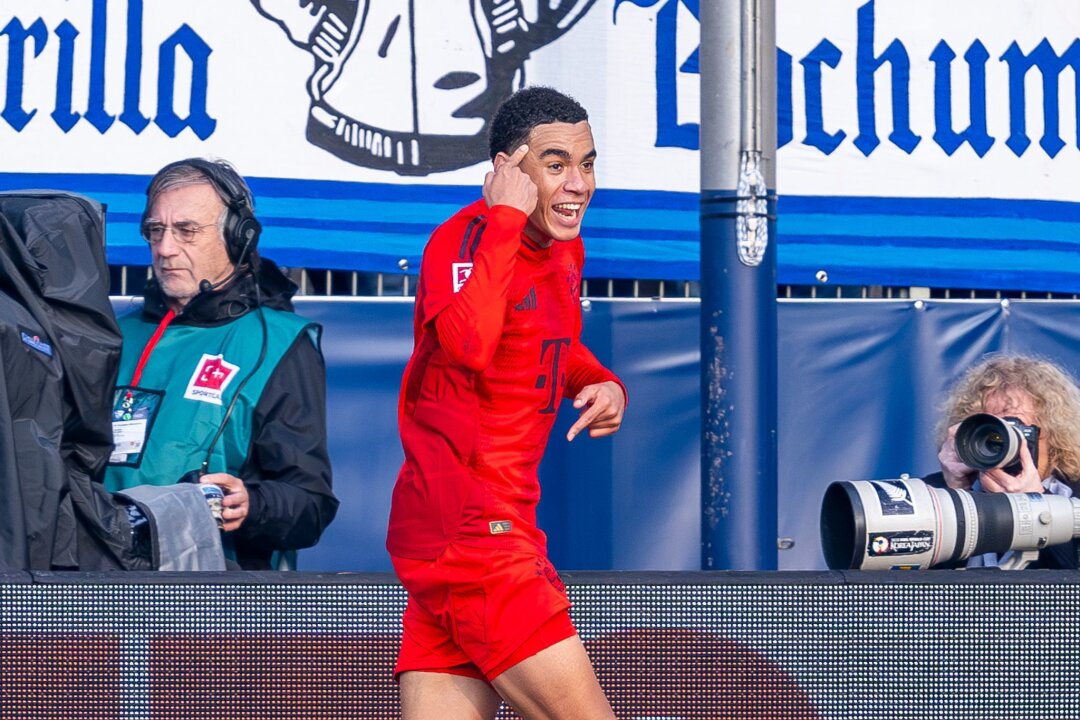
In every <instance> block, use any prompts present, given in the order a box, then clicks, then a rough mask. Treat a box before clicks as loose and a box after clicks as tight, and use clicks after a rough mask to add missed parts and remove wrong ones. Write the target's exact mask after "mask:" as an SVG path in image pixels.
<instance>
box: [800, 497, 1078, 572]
mask: <svg viewBox="0 0 1080 720" xmlns="http://www.w3.org/2000/svg"><path fill="white" fill-rule="evenodd" d="M1078 536H1080V500H1078V499H1075V498H1065V497H1061V496H1058V495H1044V494H1040V493H984V492H976V493H973V492H968V491H967V490H951V489H946V488H936V487H932V486H930V485H927V484H926V483H924V482H923V481H922V480H916V479H897V480H843V481H838V482H834V483H832V484H830V485H829V487H828V488H827V489H826V490H825V498H824V500H823V502H822V504H821V547H822V550H823V551H824V553H825V562H826V564H827V565H828V566H829V569H831V570H896V569H904V570H918V569H923V568H930V567H935V566H938V565H954V564H957V563H960V562H961V561H963V560H967V559H968V558H969V557H971V556H972V555H981V554H982V553H988V552H992V553H1005V552H1008V551H1010V550H1016V551H1019V552H1027V551H1033V552H1036V554H1037V551H1038V550H1041V549H1043V548H1045V547H1050V546H1052V545H1060V544H1061V543H1065V542H1068V541H1070V540H1072V538H1074V537H1078Z"/></svg>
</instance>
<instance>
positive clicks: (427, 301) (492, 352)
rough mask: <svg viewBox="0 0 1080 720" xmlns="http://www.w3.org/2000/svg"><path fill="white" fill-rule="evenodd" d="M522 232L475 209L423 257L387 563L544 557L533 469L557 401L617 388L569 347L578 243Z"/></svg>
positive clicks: (455, 220)
mask: <svg viewBox="0 0 1080 720" xmlns="http://www.w3.org/2000/svg"><path fill="white" fill-rule="evenodd" d="M526 220H527V217H526V215H525V214H524V213H522V212H521V211H519V210H517V209H514V208H511V207H507V206H503V205H497V206H495V207H493V208H488V207H487V205H486V204H485V203H484V201H483V200H478V201H477V202H475V203H473V204H472V205H469V206H467V207H465V208H463V209H462V210H460V211H459V212H458V213H457V214H456V215H454V216H453V217H452V218H450V219H449V220H448V221H447V222H445V223H443V224H442V225H441V226H440V227H439V228H437V229H436V230H435V232H434V233H433V234H432V236H431V239H430V240H429V241H428V245H427V247H426V248H425V250H424V259H423V262H422V264H421V267H420V282H419V285H418V286H417V294H416V310H415V317H414V326H413V335H414V341H415V347H414V349H413V354H412V357H411V358H410V359H409V364H408V366H407V367H406V369H405V375H404V378H403V379H402V383H401V396H400V400H399V405H398V426H399V430H400V433H401V442H402V446H403V447H404V450H405V463H404V465H403V466H402V468H401V472H400V473H399V474H398V478H397V483H396V485H395V486H394V495H393V501H392V504H391V508H390V527H389V531H388V533H387V542H386V545H387V549H388V550H389V551H390V553H391V554H393V555H397V556H399V557H406V558H415V559H426V558H434V557H437V556H438V555H439V554H440V553H441V552H442V551H443V549H444V548H445V547H446V545H447V543H448V542H450V541H451V540H453V541H455V542H462V543H469V544H478V545H492V544H494V545H506V546H516V547H522V548H539V549H541V550H544V549H546V538H545V536H544V534H543V533H542V532H541V531H540V530H539V529H538V528H537V527H536V506H537V503H538V502H539V500H540V483H539V480H538V478H537V467H538V465H539V463H540V459H541V457H542V456H543V454H544V448H545V446H546V445H547V440H548V436H549V435H550V434H551V427H552V425H553V423H554V422H555V416H556V413H557V411H558V409H559V403H560V401H561V399H562V398H563V397H574V396H576V395H577V393H578V392H580V391H581V390H582V388H584V387H585V386H587V385H591V384H594V383H599V382H604V381H607V380H614V381H615V382H619V380H618V378H617V377H615V375H614V374H613V373H612V372H611V371H610V370H608V369H606V368H605V367H604V366H603V365H601V364H600V362H599V361H598V360H597V359H596V358H595V357H594V356H593V354H592V353H591V352H589V350H588V349H587V348H586V347H585V346H584V345H582V344H581V342H580V339H579V336H580V334H581V306H580V297H579V295H580V285H581V266H582V263H583V262H584V249H583V246H582V243H581V238H580V237H579V238H575V239H574V240H571V241H568V242H555V243H553V244H552V245H550V246H549V247H546V248H542V247H539V246H537V245H536V243H534V242H533V241H532V240H530V239H529V238H528V237H526V236H525V234H524V229H525V223H526ZM620 384H621V383H620Z"/></svg>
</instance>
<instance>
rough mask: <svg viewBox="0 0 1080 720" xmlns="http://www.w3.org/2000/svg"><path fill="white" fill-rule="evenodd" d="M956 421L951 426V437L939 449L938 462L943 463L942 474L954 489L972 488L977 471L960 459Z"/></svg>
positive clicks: (947, 483)
mask: <svg viewBox="0 0 1080 720" xmlns="http://www.w3.org/2000/svg"><path fill="white" fill-rule="evenodd" d="M958 427H960V423H956V424H955V425H953V426H952V427H950V428H949V437H947V438H945V442H943V443H942V444H941V449H940V450H939V451H938V462H939V463H941V474H942V475H943V476H944V477H945V484H946V485H947V486H948V487H950V488H952V489H953V490H970V489H971V486H972V485H973V484H975V476H976V472H975V470H974V469H973V468H970V467H968V466H967V465H965V464H964V462H963V461H962V460H961V459H960V456H959V455H958V454H957V452H956V428H958Z"/></svg>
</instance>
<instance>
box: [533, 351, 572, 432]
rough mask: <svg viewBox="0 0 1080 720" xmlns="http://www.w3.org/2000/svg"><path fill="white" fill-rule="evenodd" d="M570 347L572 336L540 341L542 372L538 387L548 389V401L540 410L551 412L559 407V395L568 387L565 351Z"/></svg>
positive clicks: (537, 381)
mask: <svg viewBox="0 0 1080 720" xmlns="http://www.w3.org/2000/svg"><path fill="white" fill-rule="evenodd" d="M569 348H570V338H554V339H552V340H544V341H543V342H541V343H540V367H541V368H542V371H541V373H540V374H539V375H538V376H537V378H536V387H537V388H538V389H539V388H547V389H548V403H547V406H546V407H544V409H543V410H541V411H540V412H541V413H543V414H549V413H553V412H555V411H556V410H557V409H558V407H559V396H560V394H561V393H562V389H563V388H564V387H566V372H565V371H563V369H562V368H563V366H564V365H565V359H564V357H565V351H566V350H568V349H569Z"/></svg>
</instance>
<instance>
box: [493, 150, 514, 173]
mask: <svg viewBox="0 0 1080 720" xmlns="http://www.w3.org/2000/svg"><path fill="white" fill-rule="evenodd" d="M509 159H510V156H509V155H507V154H506V153H504V152H498V153H496V154H495V157H493V158H492V159H491V163H492V165H494V166H495V169H496V170H498V169H499V168H501V167H502V166H503V163H505V162H506V161H507V160H509Z"/></svg>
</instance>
